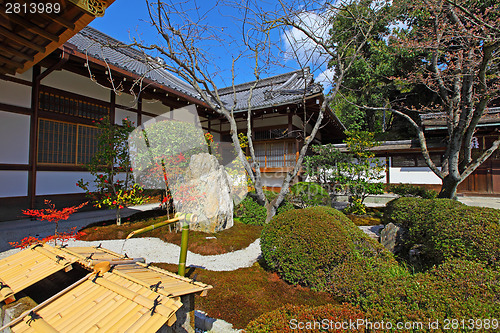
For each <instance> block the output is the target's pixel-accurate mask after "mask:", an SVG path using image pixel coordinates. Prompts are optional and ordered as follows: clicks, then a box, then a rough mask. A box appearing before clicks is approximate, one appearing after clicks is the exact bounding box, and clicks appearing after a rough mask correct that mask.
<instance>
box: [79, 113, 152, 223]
mask: <svg viewBox="0 0 500 333" xmlns="http://www.w3.org/2000/svg"><path fill="white" fill-rule="evenodd" d="M97 128H98V130H99V135H98V137H97V141H98V147H97V152H96V153H95V155H94V156H93V157H92V160H91V162H90V163H89V164H86V165H85V167H86V168H87V170H89V172H90V174H91V175H92V176H93V177H94V181H93V183H94V184H93V186H91V185H90V184H89V182H86V181H84V180H83V179H80V180H79V181H78V182H77V183H76V186H78V187H80V188H81V189H82V190H84V191H85V193H86V195H87V197H88V198H90V199H92V201H93V203H94V206H96V207H99V208H101V207H104V208H108V209H115V210H116V224H117V225H120V224H121V215H120V211H121V209H123V208H125V206H127V205H139V204H142V203H144V201H145V197H144V195H143V190H142V188H141V187H139V185H137V184H135V183H134V180H133V177H132V168H131V164H130V154H129V146H128V141H127V140H128V136H129V134H130V133H131V132H132V131H133V130H134V126H133V124H132V122H131V121H130V120H128V119H126V118H125V119H124V120H123V121H122V125H121V126H118V125H115V124H111V123H110V121H109V119H108V118H102V119H101V120H100V122H99V123H98V125H97ZM93 188H95V189H93Z"/></svg>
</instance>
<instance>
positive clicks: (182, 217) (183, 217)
mask: <svg viewBox="0 0 500 333" xmlns="http://www.w3.org/2000/svg"><path fill="white" fill-rule="evenodd" d="M177 221H181V222H182V234H181V253H180V255H179V267H178V269H177V274H179V275H180V276H184V274H185V272H186V258H187V248H188V236H189V222H192V223H196V221H198V217H197V216H196V215H194V214H185V213H176V214H175V217H174V218H173V219H170V220H167V221H164V222H161V223H158V224H156V225H154V224H153V225H150V226H148V227H145V228H142V229H139V230H135V231H132V232H131V233H130V234H128V236H127V238H126V239H129V238H131V237H133V236H135V235H138V234H142V233H145V232H147V231H151V230H153V229H155V228H159V227H163V226H165V225H168V224H170V223H174V222H177Z"/></svg>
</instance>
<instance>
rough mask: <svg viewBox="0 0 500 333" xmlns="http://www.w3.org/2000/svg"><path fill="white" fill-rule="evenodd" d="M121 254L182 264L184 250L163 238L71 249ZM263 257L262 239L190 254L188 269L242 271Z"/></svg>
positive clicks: (75, 243)
mask: <svg viewBox="0 0 500 333" xmlns="http://www.w3.org/2000/svg"><path fill="white" fill-rule="evenodd" d="M99 244H101V246H102V247H104V248H106V249H109V250H111V251H114V252H117V253H119V254H127V256H129V257H131V258H139V257H141V258H144V259H145V260H146V262H159V263H160V262H161V263H168V264H178V263H179V253H180V247H179V246H177V245H174V244H170V243H166V242H164V241H162V240H161V239H159V238H153V237H146V238H131V239H127V240H122V239H117V240H103V241H92V242H86V241H80V240H70V241H69V242H68V246H70V247H71V246H82V247H85V246H98V245H99ZM18 251H19V250H18V249H14V250H9V251H5V252H2V253H0V259H2V258H5V257H8V256H9V255H11V254H14V253H16V252H18ZM259 256H260V239H257V240H255V241H254V242H253V243H252V244H250V245H249V246H248V247H247V248H245V249H242V250H238V251H233V252H229V253H224V254H218V255H210V256H204V255H201V254H197V253H192V252H190V251H188V255H187V260H186V261H187V262H186V266H194V267H200V268H204V269H208V270H211V271H234V270H236V269H238V268H243V267H250V266H252V265H253V264H254V263H255V262H256V261H257V260H258V259H259Z"/></svg>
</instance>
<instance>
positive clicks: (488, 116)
mask: <svg viewBox="0 0 500 333" xmlns="http://www.w3.org/2000/svg"><path fill="white" fill-rule="evenodd" d="M420 119H421V120H422V124H423V125H424V126H427V127H433V126H446V113H445V112H434V113H425V114H421V115H420ZM499 122H500V107H490V108H487V109H486V110H485V111H484V114H483V116H482V117H481V119H480V120H479V125H478V126H479V127H481V126H488V125H495V126H496V124H498V123H499Z"/></svg>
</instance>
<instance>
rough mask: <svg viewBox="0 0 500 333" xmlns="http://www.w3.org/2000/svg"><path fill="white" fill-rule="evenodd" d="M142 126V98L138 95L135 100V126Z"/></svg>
mask: <svg viewBox="0 0 500 333" xmlns="http://www.w3.org/2000/svg"><path fill="white" fill-rule="evenodd" d="M141 125H142V96H141V95H139V98H138V100H137V126H141Z"/></svg>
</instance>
